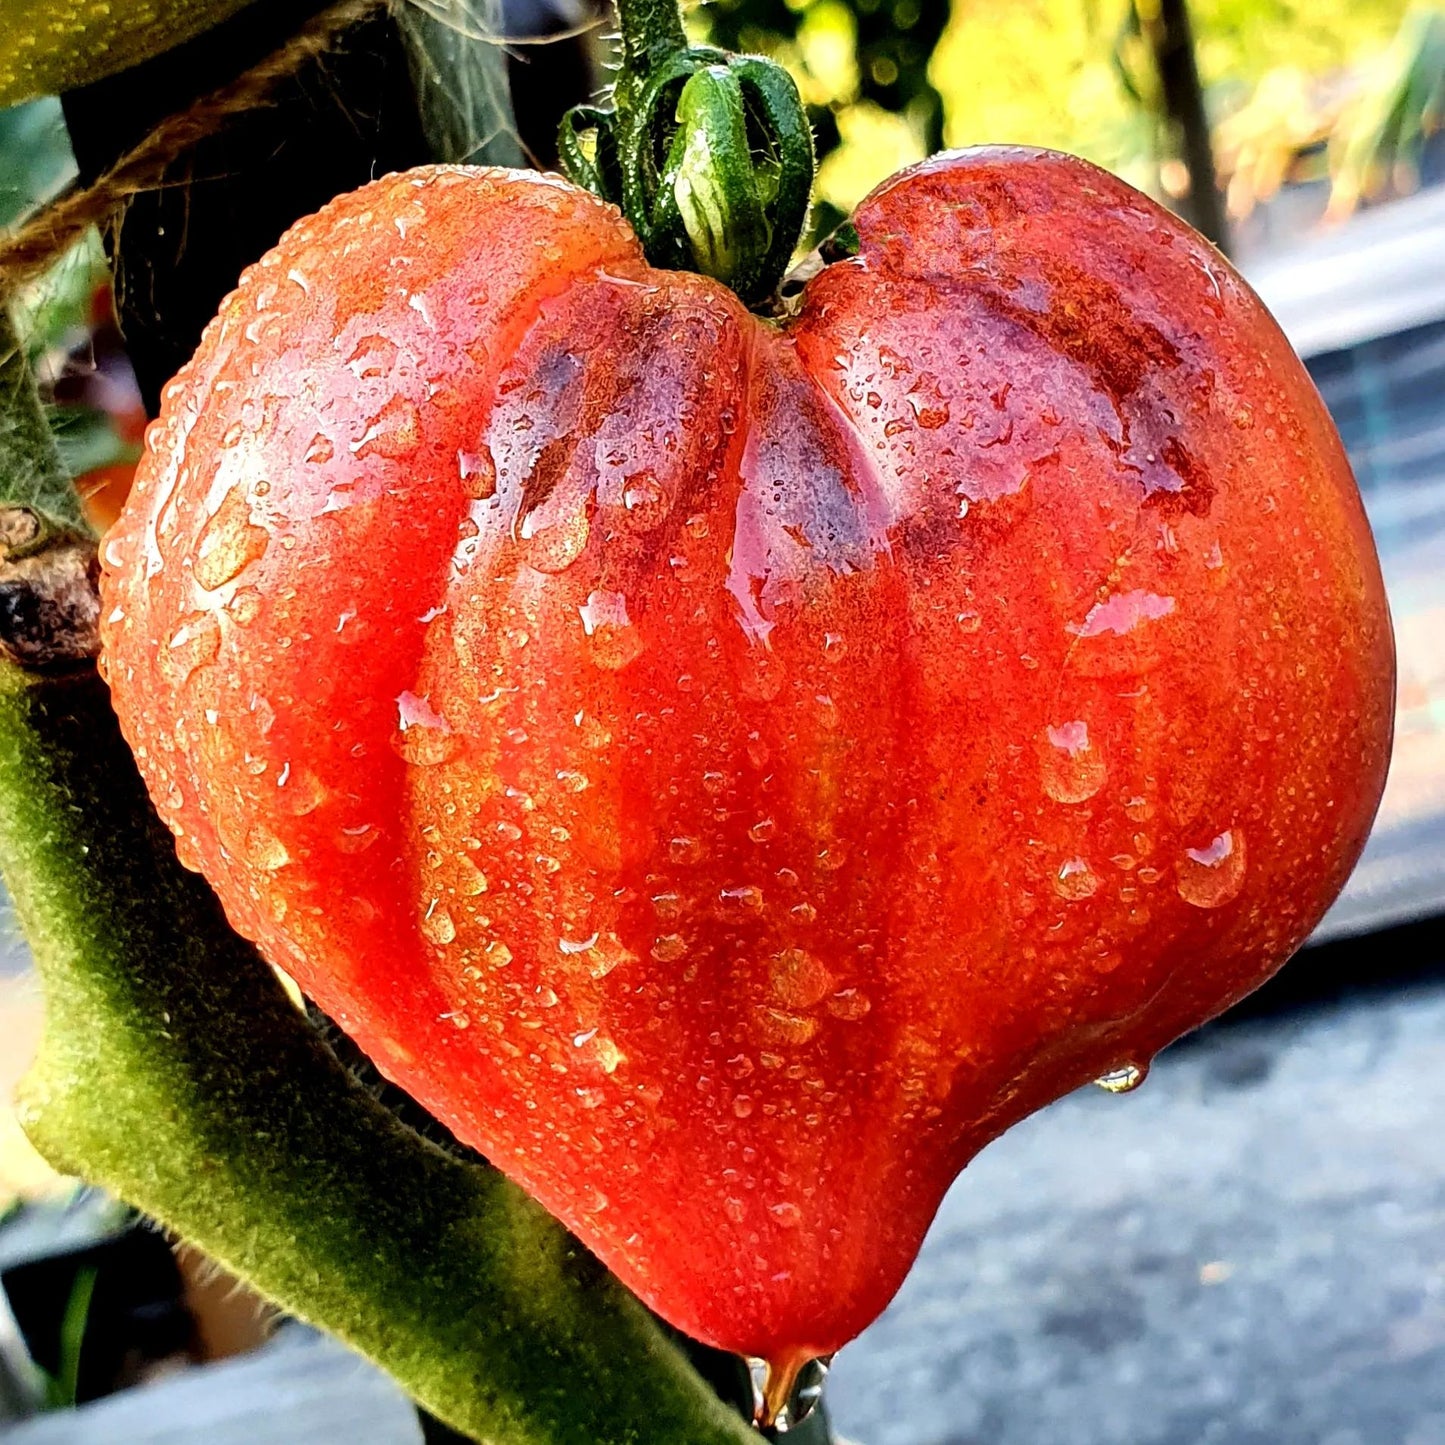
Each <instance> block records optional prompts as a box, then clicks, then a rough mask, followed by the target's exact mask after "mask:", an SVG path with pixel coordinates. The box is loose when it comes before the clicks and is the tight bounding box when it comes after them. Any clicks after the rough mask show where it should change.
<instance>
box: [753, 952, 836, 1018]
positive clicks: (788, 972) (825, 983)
mask: <svg viewBox="0 0 1445 1445" xmlns="http://www.w3.org/2000/svg"><path fill="white" fill-rule="evenodd" d="M768 981H769V983H770V985H771V987H772V991H773V997H774V998H775V999H777V1001H778V1002H779V1003H780V1004H782V1005H784V1007H786V1008H811V1007H812V1006H813V1005H814V1004H815V1003H820V1002H821V1001H822V1000H823V998H824V996H825V995H826V994H827V993H828V991H829V990H830V989H831V988H832V987H833V975H832V974H831V973H829V972H828V970H827V969H826V968H825V967H824V966H823V965H822V963H820V962H819V961H818V960H817V959H816V958H814V957H813V955H812V954H811V953H808V952H806V951H805V950H803V949H801V948H785V949H783V951H782V952H781V953H779V954H777V955H776V956H775V957H774V958H773V959H772V961H771V962H770V964H769V965H768Z"/></svg>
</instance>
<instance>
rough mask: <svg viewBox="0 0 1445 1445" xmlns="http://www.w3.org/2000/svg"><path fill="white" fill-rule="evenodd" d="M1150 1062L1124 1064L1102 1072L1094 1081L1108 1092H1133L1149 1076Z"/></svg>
mask: <svg viewBox="0 0 1445 1445" xmlns="http://www.w3.org/2000/svg"><path fill="white" fill-rule="evenodd" d="M1148 1074H1149V1066H1148V1064H1143V1065H1140V1064H1124V1065H1122V1066H1121V1067H1119V1068H1117V1069H1110V1070H1109V1071H1108V1072H1107V1073H1104V1074H1100V1075H1099V1077H1098V1078H1097V1079H1095V1080H1094V1083H1095V1084H1096V1085H1098V1087H1099V1088H1101V1089H1103V1090H1104V1092H1105V1093H1108V1094H1128V1093H1132V1092H1133V1091H1134V1090H1135V1089H1137V1088H1138V1087H1139V1085H1140V1084H1142V1083H1143V1082H1144V1080H1145V1079H1146V1078H1147V1077H1148Z"/></svg>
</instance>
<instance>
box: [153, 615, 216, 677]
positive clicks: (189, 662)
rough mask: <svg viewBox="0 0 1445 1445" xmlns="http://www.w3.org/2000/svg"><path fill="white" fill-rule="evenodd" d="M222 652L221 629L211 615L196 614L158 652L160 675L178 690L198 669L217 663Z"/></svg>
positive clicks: (214, 617)
mask: <svg viewBox="0 0 1445 1445" xmlns="http://www.w3.org/2000/svg"><path fill="white" fill-rule="evenodd" d="M220 650H221V628H220V624H219V623H218V622H217V621H216V615H215V613H214V612H199V613H196V614H195V615H194V616H193V617H191V618H190V619H189V620H188V621H187V622H186V623H184V624H183V625H182V626H181V627H178V628H177V629H176V631H175V632H174V633H172V635H171V638H170V641H169V642H167V643H166V645H165V647H164V648H162V649H161V652H160V656H159V662H160V666H161V671H162V672H163V673H164V674H165V676H166V678H167V680H168V681H169V682H170V683H171V684H172V686H175V687H179V686H180V685H181V684H182V683H183V682H185V680H186V679H187V678H188V677H189V676H190V675H191V674H192V673H193V672H195V670H196V669H197V668H198V667H204V666H205V665H206V664H207V663H209V662H214V661H215V660H216V657H217V654H219V652H220Z"/></svg>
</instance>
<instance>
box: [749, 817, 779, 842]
mask: <svg viewBox="0 0 1445 1445" xmlns="http://www.w3.org/2000/svg"><path fill="white" fill-rule="evenodd" d="M777 831H778V825H777V824H776V823H775V822H774V821H773V820H772V819H771V818H761V819H759V820H758V821H757V822H756V823H754V824H753V826H752V827H751V828H749V829H748V837H749V838H751V839H752V840H753V842H754V843H766V842H767V841H768V840H769V839H770V838H772V837H773V836H774V835H775V834H776V833H777Z"/></svg>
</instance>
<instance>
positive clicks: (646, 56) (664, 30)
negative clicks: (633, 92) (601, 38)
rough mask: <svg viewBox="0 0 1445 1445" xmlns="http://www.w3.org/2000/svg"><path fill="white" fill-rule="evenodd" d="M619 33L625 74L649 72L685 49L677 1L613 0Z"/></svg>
mask: <svg viewBox="0 0 1445 1445" xmlns="http://www.w3.org/2000/svg"><path fill="white" fill-rule="evenodd" d="M616 3H617V19H618V28H619V29H620V30H621V32H622V66H623V72H624V73H630V74H631V75H633V76H636V77H639V78H640V77H645V76H647V75H650V74H651V73H652V72H653V71H654V70H656V69H657V68H658V67H659V66H660V65H662V64H663V62H664V61H666V60H667V59H668V58H669V57H670V56H673V55H676V54H678V53H680V52H681V51H684V50H686V49H687V33H686V31H684V29H683V28H682V11H681V10H680V9H679V8H678V5H677V0H616Z"/></svg>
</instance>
